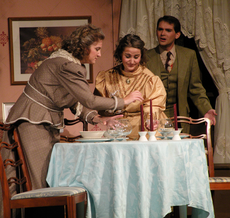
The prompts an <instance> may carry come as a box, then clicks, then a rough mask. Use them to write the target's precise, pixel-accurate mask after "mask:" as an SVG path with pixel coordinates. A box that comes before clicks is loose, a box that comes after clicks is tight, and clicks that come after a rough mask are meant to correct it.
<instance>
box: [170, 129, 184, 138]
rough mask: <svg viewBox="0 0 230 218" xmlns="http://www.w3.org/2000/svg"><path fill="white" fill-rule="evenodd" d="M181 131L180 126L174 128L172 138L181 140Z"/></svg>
mask: <svg viewBox="0 0 230 218" xmlns="http://www.w3.org/2000/svg"><path fill="white" fill-rule="evenodd" d="M181 131H182V128H178V130H174V131H173V138H172V140H181V137H180V133H181Z"/></svg>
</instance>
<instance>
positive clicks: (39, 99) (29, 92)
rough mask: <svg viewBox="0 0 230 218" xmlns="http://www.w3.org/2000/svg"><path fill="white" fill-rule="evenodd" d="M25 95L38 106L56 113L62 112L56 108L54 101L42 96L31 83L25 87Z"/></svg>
mask: <svg viewBox="0 0 230 218" xmlns="http://www.w3.org/2000/svg"><path fill="white" fill-rule="evenodd" d="M23 93H24V94H25V95H26V96H27V97H28V98H29V99H31V100H32V101H34V102H36V103H37V104H39V105H40V106H42V107H44V108H46V109H48V110H51V111H55V112H62V110H60V108H58V107H56V106H55V104H54V103H53V101H52V100H51V99H50V98H49V97H47V96H45V95H44V94H42V93H41V92H39V91H38V90H37V89H35V88H34V87H33V86H32V85H31V84H30V83H29V82H28V85H27V86H26V87H25V89H24V91H23Z"/></svg>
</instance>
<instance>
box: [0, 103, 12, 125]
mask: <svg viewBox="0 0 230 218" xmlns="http://www.w3.org/2000/svg"><path fill="white" fill-rule="evenodd" d="M14 103H15V102H3V103H2V121H3V123H5V121H6V118H7V116H8V114H9V112H10V109H11V107H12V106H13V105H14Z"/></svg>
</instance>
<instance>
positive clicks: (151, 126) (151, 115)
mask: <svg viewBox="0 0 230 218" xmlns="http://www.w3.org/2000/svg"><path fill="white" fill-rule="evenodd" d="M150 131H153V103H152V99H150Z"/></svg>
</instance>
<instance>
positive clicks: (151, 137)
mask: <svg viewBox="0 0 230 218" xmlns="http://www.w3.org/2000/svg"><path fill="white" fill-rule="evenodd" d="M156 132H157V131H150V132H148V134H149V141H157V139H156V136H155V135H156Z"/></svg>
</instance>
